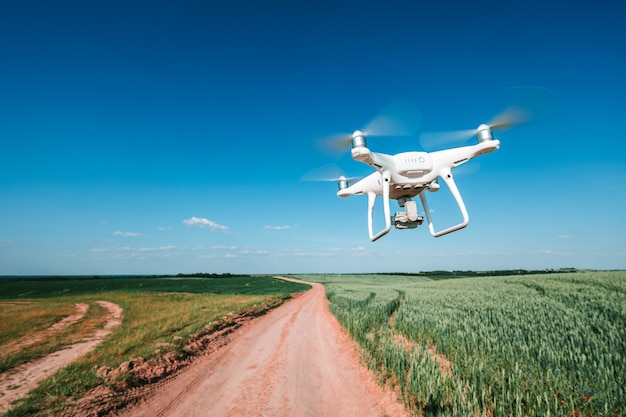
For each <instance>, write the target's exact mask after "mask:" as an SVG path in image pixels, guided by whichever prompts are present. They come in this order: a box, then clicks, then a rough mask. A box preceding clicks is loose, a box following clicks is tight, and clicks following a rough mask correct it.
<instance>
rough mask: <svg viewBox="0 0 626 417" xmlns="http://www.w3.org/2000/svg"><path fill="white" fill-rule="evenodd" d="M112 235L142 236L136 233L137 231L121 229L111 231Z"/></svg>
mask: <svg viewBox="0 0 626 417" xmlns="http://www.w3.org/2000/svg"><path fill="white" fill-rule="evenodd" d="M113 236H124V237H141V236H143V235H142V234H141V233H137V232H121V231H119V230H118V231H115V232H113Z"/></svg>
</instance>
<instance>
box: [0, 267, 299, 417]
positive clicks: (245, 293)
mask: <svg viewBox="0 0 626 417" xmlns="http://www.w3.org/2000/svg"><path fill="white" fill-rule="evenodd" d="M307 289H309V286H308V285H303V284H297V283H292V282H287V281H283V280H278V279H275V278H272V277H249V276H247V277H240V276H237V277H228V278H185V277H170V278H168V277H158V278H97V279H87V278H80V279H75V278H74V279H72V278H68V279H10V280H9V279H4V280H0V300H3V301H0V306H2V310H0V321H1V322H3V326H4V327H3V331H4V330H6V331H7V336H6V337H4V339H3V343H5V344H6V343H10V342H11V341H14V340H16V339H18V338H20V337H24V336H25V335H26V336H27V335H28V334H29V332H36V331H39V330H41V329H43V328H46V327H48V326H49V325H50V324H51V323H52V322H54V321H57V320H58V318H59V316H60V315H61V314H59V313H54V311H55V310H57V309H58V310H59V311H62V315H67V314H68V313H73V305H74V303H78V302H81V303H88V304H89V305H90V309H89V312H88V313H87V315H86V317H85V318H84V319H83V320H81V321H80V322H78V323H76V324H75V325H72V326H70V327H69V328H67V329H66V330H64V331H63V332H61V333H60V334H59V335H56V336H55V337H54V338H52V339H48V340H46V341H45V342H42V343H38V344H36V345H34V346H32V347H31V348H29V349H27V351H26V352H22V353H20V354H18V355H12V356H11V357H10V358H8V359H7V358H5V359H6V363H5V365H4V368H5V369H4V370H6V369H9V368H11V367H12V366H15V365H16V364H19V363H22V362H24V361H26V360H30V359H32V358H34V357H37V356H40V355H43V354H45V353H47V352H49V351H54V350H55V349H58V348H60V347H62V346H64V345H66V344H68V342H71V341H76V340H78V339H80V338H81V337H83V336H84V335H85V334H88V333H90V332H91V331H93V330H94V329H95V328H96V327H101V326H102V325H103V324H104V319H105V311H104V310H103V309H102V307H100V306H99V305H98V304H96V303H95V301H97V300H106V301H111V302H113V303H116V304H118V305H120V306H121V307H122V308H123V310H124V313H123V322H122V325H121V326H119V327H118V328H116V329H115V330H114V332H113V334H112V335H111V336H109V337H108V338H107V339H106V340H105V341H104V342H103V343H102V344H101V345H100V346H98V348H96V349H95V350H94V351H92V352H91V353H89V354H87V355H85V356H83V357H81V358H80V359H78V360H77V361H75V362H74V363H73V364H72V365H70V366H68V367H66V368H64V369H62V370H60V371H59V372H57V373H56V374H55V375H53V376H52V377H51V378H49V379H47V380H46V381H44V382H43V383H42V384H41V385H40V386H39V387H38V388H37V389H35V390H33V391H32V392H31V393H30V395H29V396H28V397H27V398H26V399H25V401H23V402H22V403H21V405H19V406H18V407H16V408H15V409H13V410H12V411H10V412H9V413H8V414H7V416H26V415H28V416H43V415H46V416H48V415H58V414H60V413H62V410H63V408H64V407H65V406H66V404H71V402H72V401H73V400H74V399H76V398H80V396H81V395H82V394H83V393H85V392H86V391H88V390H90V389H92V388H94V387H96V386H98V385H100V384H102V383H103V381H102V379H100V378H97V377H96V375H95V371H96V370H97V369H98V368H100V367H101V366H105V365H106V366H109V367H111V368H115V367H117V366H119V364H121V363H122V362H124V361H127V360H130V359H132V358H137V357H143V358H144V359H149V358H151V357H155V355H157V354H159V352H160V354H162V353H163V352H164V351H166V350H170V351H176V352H177V353H179V354H180V353H181V352H180V347H181V346H182V345H183V343H184V341H185V340H186V339H187V338H188V337H189V336H191V335H193V334H194V333H197V332H198V331H200V330H201V329H203V328H204V327H205V326H206V325H207V324H210V323H213V322H216V321H220V320H224V318H225V317H228V316H229V315H230V314H235V313H238V312H241V311H243V310H250V309H252V310H255V311H261V310H263V309H264V308H266V307H265V306H266V305H268V304H272V303H276V302H280V301H281V300H285V299H287V298H288V297H289V296H290V294H292V293H297V292H302V291H306V290H307ZM15 302H26V303H28V304H15ZM18 305H21V306H24V307H23V308H24V309H25V310H28V309H30V310H32V311H34V312H36V314H34V316H33V317H36V319H35V318H34V319H33V320H32V321H31V320H29V318H26V319H25V317H26V316H20V314H19V313H20V311H19V308H18V307H15V306H18ZM26 306H29V307H26ZM5 307H6V308H5ZM55 314H56V315H55ZM28 317H30V316H28ZM18 329H20V330H18ZM31 334H32V333H31Z"/></svg>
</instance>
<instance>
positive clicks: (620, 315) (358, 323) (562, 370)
mask: <svg viewBox="0 0 626 417" xmlns="http://www.w3.org/2000/svg"><path fill="white" fill-rule="evenodd" d="M298 277H299V278H302V279H306V280H309V281H317V282H322V283H323V284H324V285H325V286H326V288H327V294H328V298H329V300H330V302H331V304H330V306H331V310H332V311H333V313H334V314H335V315H336V316H337V318H338V319H339V321H340V322H341V323H342V324H343V325H344V326H345V327H346V328H347V329H348V331H349V332H350V334H351V335H352V337H354V338H355V339H356V340H357V341H358V343H359V344H360V345H361V346H362V348H363V351H364V357H365V358H366V360H367V362H368V365H369V366H370V367H371V368H372V369H374V370H375V371H376V372H377V373H378V375H379V376H380V378H381V382H382V383H390V384H393V385H394V386H395V387H396V389H397V391H398V392H399V394H400V396H401V397H402V399H403V401H404V403H405V405H406V406H407V407H408V408H409V409H410V410H412V411H413V412H415V413H416V414H418V415H420V414H425V415H427V416H431V415H432V416H622V417H623V416H626V394H625V393H624V390H625V389H626V272H625V271H621V272H577V273H567V274H545V275H527V276H507V277H488V278H464V279H455V280H443V281H429V280H428V279H427V278H425V277H408V276H385V275H354V276H347V275H307V276H304V275H299V276H298Z"/></svg>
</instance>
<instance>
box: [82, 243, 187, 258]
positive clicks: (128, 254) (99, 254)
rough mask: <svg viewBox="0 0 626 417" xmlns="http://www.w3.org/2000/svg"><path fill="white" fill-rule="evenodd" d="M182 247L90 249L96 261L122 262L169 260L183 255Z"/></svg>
mask: <svg viewBox="0 0 626 417" xmlns="http://www.w3.org/2000/svg"><path fill="white" fill-rule="evenodd" d="M185 250H187V248H185V247H184V246H174V245H167V246H156V247H139V248H137V247H132V246H104V247H99V248H92V249H91V253H92V254H93V255H94V256H95V257H96V259H101V260H124V259H139V260H146V259H154V258H170V257H172V256H176V254H180V253H184V251H185Z"/></svg>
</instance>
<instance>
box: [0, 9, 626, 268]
mask: <svg viewBox="0 0 626 417" xmlns="http://www.w3.org/2000/svg"><path fill="white" fill-rule="evenodd" d="M624 15H626V6H625V5H624V4H623V2H615V1H613V0H610V1H609V0H600V1H595V2H586V3H583V2H565V1H562V2H561V1H558V2H555V1H535V0H530V1H524V2H518V1H513V2H501V1H500V2H482V1H478V2H471V5H470V3H468V2H416V1H384V2H383V1H380V2H356V1H305V0H291V1H289V0H284V1H270V2H253V1H242V0H235V1H227V2H212V1H207V2H194V1H150V2H147V1H124V2H121V1H110V2H84V1H75V2H69V1H60V2H44V1H29V0H24V1H4V2H2V5H0V52H1V61H2V63H1V65H0V143H1V145H2V150H1V151H0V275H28V274H135V273H138V274H154V273H157V274H160V273H178V272H215V273H222V272H230V273H261V274H265V273H297V272H302V273H304V272H378V271H423V270H434V269H448V270H453V269H504V268H528V269H534V268H539V269H542V268H560V267H577V268H597V269H615V268H622V269H623V268H626V192H625V185H624V184H626V164H625V163H624V160H623V158H624V155H625V153H626V152H625V151H626V137H625V136H626V135H625V134H624V120H625V115H626V99H625V97H626V78H625V77H626V76H625V75H624V74H626V54H625V53H624V44H625V43H626V26H624V25H623V16H624ZM516 86H540V87H543V88H546V89H548V90H550V91H552V92H553V93H554V95H555V96H556V97H557V98H558V102H559V106H558V110H557V111H556V112H555V113H554V114H553V115H552V117H550V118H549V119H546V120H542V121H538V122H537V123H534V124H528V125H524V126H519V127H517V128H515V129H512V130H509V131H506V132H501V133H498V134H497V135H496V136H497V137H498V138H499V139H500V140H501V142H502V145H501V149H500V150H498V151H496V152H494V153H492V154H489V155H485V156H481V157H480V158H477V159H476V160H475V161H476V162H478V164H474V166H473V167H471V168H470V169H467V170H466V171H465V172H460V173H458V175H457V185H458V186H459V188H460V191H461V193H462V195H463V197H464V199H465V202H466V205H467V207H468V210H469V214H470V224H469V226H468V227H467V228H466V229H464V230H462V231H459V232H457V233H453V234H451V235H448V236H444V237H441V238H438V239H434V238H432V237H431V236H430V234H429V232H428V229H427V227H425V226H422V227H421V228H418V229H417V230H407V231H400V230H392V231H391V232H390V234H389V235H387V236H385V237H384V238H382V239H381V240H379V241H377V242H375V243H371V242H370V241H369V239H368V234H367V211H366V207H367V205H366V198H365V197H352V198H348V199H339V198H337V197H336V195H335V192H336V185H335V184H334V183H332V182H319V183H318V182H302V181H300V177H301V176H302V175H303V174H305V173H306V172H308V171H310V170H312V169H314V168H317V167H320V166H324V165H327V164H331V163H336V164H338V165H339V166H340V167H341V169H343V170H344V171H346V172H347V173H349V174H350V175H365V174H367V173H369V168H368V167H367V166H365V165H362V164H359V163H357V162H354V161H352V160H351V159H350V158H349V154H346V155H343V156H341V157H331V156H330V155H328V154H325V153H324V152H320V151H319V150H318V149H317V147H316V145H315V144H316V141H317V140H318V139H319V138H321V137H325V136H327V135H331V134H334V133H338V132H346V131H348V132H349V131H352V130H354V129H359V128H362V127H363V126H364V125H365V124H367V122H368V121H369V120H371V119H372V117H374V116H375V115H376V114H378V113H379V112H380V111H381V109H383V108H384V107H385V106H386V105H388V104H389V103H390V102H393V101H394V100H398V99H402V100H408V101H410V102H412V103H414V104H415V105H416V106H417V107H418V108H419V109H420V114H421V122H420V125H419V128H420V132H422V133H423V132H433V131H447V130H456V129H469V128H474V127H476V126H478V124H480V123H485V122H488V121H489V119H490V118H491V117H492V116H493V115H494V114H496V113H498V111H500V110H501V109H502V107H503V106H504V104H505V98H506V92H507V89H509V88H510V87H516ZM418 135H419V133H417V134H416V135H414V136H412V137H408V138H393V139H387V140H385V138H375V139H371V140H370V141H369V145H370V147H371V148H372V149H374V150H376V151H381V152H391V153H393V152H400V151H409V150H421V148H420V142H419V138H418ZM428 150H433V149H428ZM429 197H431V196H430V195H429ZM429 202H430V206H431V209H433V215H434V216H436V217H435V218H436V219H440V221H443V222H444V223H445V222H446V221H447V220H448V219H450V221H455V217H454V216H455V211H454V209H455V206H454V205H453V203H451V202H450V201H449V200H447V199H446V195H445V194H444V193H439V194H436V195H434V196H433V198H431V199H430V200H429ZM392 210H395V203H392ZM442 226H445V224H442Z"/></svg>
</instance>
